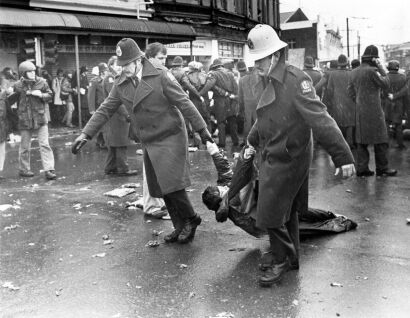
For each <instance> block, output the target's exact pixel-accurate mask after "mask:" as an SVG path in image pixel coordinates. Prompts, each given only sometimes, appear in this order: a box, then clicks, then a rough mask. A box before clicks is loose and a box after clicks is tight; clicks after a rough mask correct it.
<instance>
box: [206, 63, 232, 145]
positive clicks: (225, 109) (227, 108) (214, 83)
mask: <svg viewBox="0 0 410 318" xmlns="http://www.w3.org/2000/svg"><path fill="white" fill-rule="evenodd" d="M210 90H212V91H213V100H214V110H213V112H214V114H215V117H216V120H217V122H218V146H219V147H221V148H224V147H225V146H226V135H225V132H226V122H228V125H229V131H230V133H231V139H232V144H233V146H238V145H239V138H238V133H237V131H238V128H237V122H236V116H237V115H238V113H239V107H237V101H236V100H235V99H237V94H238V84H237V83H236V81H235V78H234V76H233V74H232V72H230V71H228V70H227V69H226V68H224V66H223V63H222V61H221V60H220V59H215V60H214V61H213V63H212V65H211V66H210V71H209V72H208V77H207V80H206V83H205V85H204V87H203V88H202V89H201V91H200V92H199V93H200V94H201V95H202V96H206V95H207V94H208V92H209V91H210ZM233 117H235V119H234V118H233Z"/></svg>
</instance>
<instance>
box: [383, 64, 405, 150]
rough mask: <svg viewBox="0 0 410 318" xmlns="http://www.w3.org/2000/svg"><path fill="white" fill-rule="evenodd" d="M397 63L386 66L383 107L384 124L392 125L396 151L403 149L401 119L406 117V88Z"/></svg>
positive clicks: (403, 76)
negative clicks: (387, 85) (388, 81)
mask: <svg viewBox="0 0 410 318" xmlns="http://www.w3.org/2000/svg"><path fill="white" fill-rule="evenodd" d="M399 68H400V63H399V61H396V60H393V61H390V62H389V64H388V65H387V69H388V70H389V73H388V74H387V76H388V78H389V80H390V87H389V89H388V90H385V91H384V94H383V97H384V98H383V105H384V114H385V116H386V122H387V123H388V124H391V125H393V127H394V132H395V135H396V136H395V138H396V142H397V146H396V147H397V148H398V149H405V148H406V147H405V146H404V143H403V124H402V122H403V119H405V117H406V103H407V94H408V89H409V88H408V87H407V81H406V75H404V74H401V73H399Z"/></svg>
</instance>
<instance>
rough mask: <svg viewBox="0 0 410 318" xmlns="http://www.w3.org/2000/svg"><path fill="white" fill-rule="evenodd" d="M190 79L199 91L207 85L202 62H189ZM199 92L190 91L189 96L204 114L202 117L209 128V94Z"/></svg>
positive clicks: (188, 75)
mask: <svg viewBox="0 0 410 318" xmlns="http://www.w3.org/2000/svg"><path fill="white" fill-rule="evenodd" d="M188 68H189V71H188V74H187V77H188V80H189V82H190V83H191V85H192V86H193V87H194V88H195V89H196V91H197V92H199V91H200V90H201V89H202V88H203V87H204V85H205V82H206V74H205V73H204V72H202V63H200V62H195V61H192V62H189V64H188ZM199 96H200V98H199V97H198V95H197V94H193V93H191V92H189V98H190V99H191V101H192V102H193V103H194V105H195V107H196V108H197V109H198V111H199V113H200V114H201V115H202V118H203V119H204V120H205V122H206V124H207V126H208V129H209V116H210V114H209V97H208V96H204V97H203V96H201V95H199Z"/></svg>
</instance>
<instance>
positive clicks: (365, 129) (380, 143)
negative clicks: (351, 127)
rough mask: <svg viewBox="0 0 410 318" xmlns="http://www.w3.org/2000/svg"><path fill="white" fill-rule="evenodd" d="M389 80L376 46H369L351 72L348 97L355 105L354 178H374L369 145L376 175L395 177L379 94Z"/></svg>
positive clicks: (395, 172)
mask: <svg viewBox="0 0 410 318" xmlns="http://www.w3.org/2000/svg"><path fill="white" fill-rule="evenodd" d="M389 82H390V81H389V78H388V77H387V74H386V71H385V70H384V68H383V66H382V64H381V63H380V61H379V51H378V49H377V47H376V46H374V45H369V46H368V47H367V48H366V50H365V51H364V54H363V56H362V64H361V65H360V66H359V67H357V68H356V69H354V70H353V71H352V72H351V76H350V79H349V84H348V94H349V96H350V97H351V98H352V99H353V101H354V102H355V103H356V143H357V176H359V177H368V176H373V175H374V171H372V170H370V169H369V150H368V149H367V147H368V145H374V155H375V161H376V175H377V176H387V177H391V176H395V175H396V174H397V170H393V169H389V161H388V158H387V151H388V148H389V144H388V141H389V139H388V134H387V127H386V122H385V118H384V113H383V109H382V105H381V97H380V93H381V90H382V89H388V88H389Z"/></svg>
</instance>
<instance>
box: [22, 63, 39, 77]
mask: <svg viewBox="0 0 410 318" xmlns="http://www.w3.org/2000/svg"><path fill="white" fill-rule="evenodd" d="M19 73H20V74H21V76H23V77H24V78H26V79H29V80H34V79H35V78H36V66H35V65H34V64H33V63H31V62H30V61H24V62H21V63H20V65H19Z"/></svg>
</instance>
